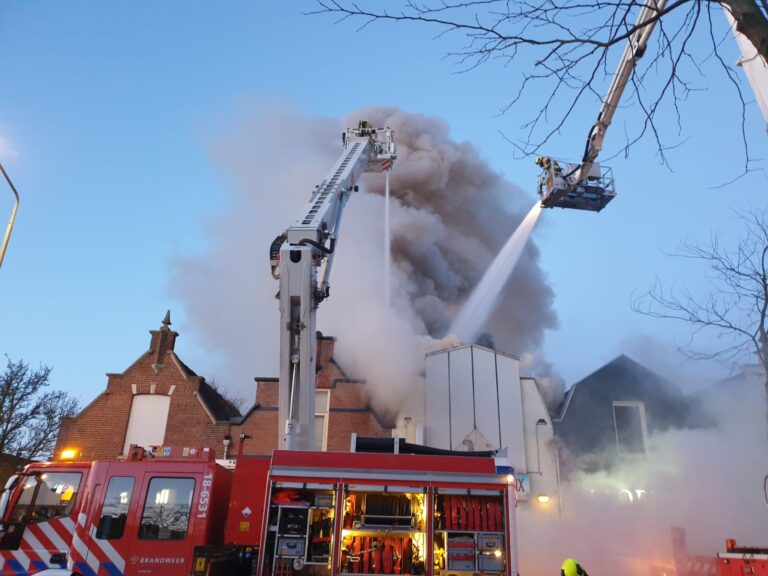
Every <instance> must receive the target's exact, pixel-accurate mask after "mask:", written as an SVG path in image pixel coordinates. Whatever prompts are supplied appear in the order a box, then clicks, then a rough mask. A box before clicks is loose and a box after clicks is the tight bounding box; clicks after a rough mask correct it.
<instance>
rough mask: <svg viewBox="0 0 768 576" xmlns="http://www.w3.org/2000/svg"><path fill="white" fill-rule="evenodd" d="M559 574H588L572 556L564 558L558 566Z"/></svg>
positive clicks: (565, 575) (571, 575)
mask: <svg viewBox="0 0 768 576" xmlns="http://www.w3.org/2000/svg"><path fill="white" fill-rule="evenodd" d="M560 576H588V575H587V572H586V571H585V570H584V568H582V567H581V564H579V563H578V562H576V560H574V559H573V558H566V560H565V562H563V565H562V566H561V567H560Z"/></svg>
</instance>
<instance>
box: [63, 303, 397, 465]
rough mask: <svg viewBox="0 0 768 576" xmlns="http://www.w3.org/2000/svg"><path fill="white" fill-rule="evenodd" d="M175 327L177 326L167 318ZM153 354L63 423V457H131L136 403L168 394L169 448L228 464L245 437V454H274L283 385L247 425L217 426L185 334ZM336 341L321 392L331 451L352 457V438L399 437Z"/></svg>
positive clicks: (261, 394) (264, 393) (327, 350)
mask: <svg viewBox="0 0 768 576" xmlns="http://www.w3.org/2000/svg"><path fill="white" fill-rule="evenodd" d="M166 321H167V322H168V324H170V319H169V318H168V317H166ZM150 334H151V341H150V348H149V350H148V351H147V352H145V353H144V354H143V355H142V356H141V357H139V359H138V360H136V362H134V363H133V364H132V365H131V366H130V367H129V368H128V369H126V370H125V372H123V373H121V374H108V375H107V388H106V390H105V391H104V392H102V393H101V394H100V395H99V396H97V397H96V399H95V400H94V401H93V402H91V403H90V404H89V405H88V406H86V407H85V408H84V409H83V410H82V411H81V412H80V413H79V414H77V415H76V416H74V417H72V418H64V419H63V420H62V423H61V430H60V432H59V436H58V440H57V442H56V453H57V454H60V453H61V451H62V450H63V449H65V448H75V449H77V450H79V451H80V453H81V456H82V457H83V458H84V459H89V460H90V459H104V458H114V457H116V456H117V455H119V454H120V453H122V451H123V443H124V440H125V433H126V430H127V427H128V420H129V416H130V411H131V403H132V401H133V397H134V395H137V394H165V395H169V396H170V398H171V401H170V408H169V413H168V422H167V425H166V431H165V439H164V444H172V445H182V446H202V447H208V448H211V449H213V450H214V451H215V452H216V454H217V456H219V457H221V456H223V450H224V444H223V441H224V438H225V436H230V437H231V439H232V443H231V445H230V448H229V455H230V456H234V455H235V454H237V452H238V450H239V448H240V446H239V444H240V435H241V434H246V435H247V436H248V438H247V439H246V440H245V442H244V444H243V447H242V449H243V453H244V454H270V453H271V452H272V450H274V449H275V448H277V446H278V430H279V428H278V411H277V406H278V388H279V384H278V381H277V379H274V378H265V379H259V381H258V387H257V394H256V405H255V406H254V407H253V408H252V409H251V410H250V411H249V412H248V413H246V414H245V415H244V417H243V418H242V419H241V421H240V422H238V421H232V422H230V421H229V420H227V419H223V420H217V419H216V415H215V414H214V413H213V411H212V410H210V409H206V405H205V402H204V401H203V399H202V398H201V397H200V386H201V385H204V384H202V383H203V381H204V379H203V378H202V377H200V376H197V375H196V374H194V373H193V372H192V371H191V370H190V369H189V368H187V366H186V365H185V364H184V363H183V362H182V361H181V360H180V359H179V357H178V356H176V354H175V352H174V347H175V343H176V338H177V337H178V333H176V332H173V331H171V330H169V329H168V326H167V325H166V326H164V327H163V328H161V329H160V330H152V331H150ZM334 343H335V340H334V339H333V338H326V337H319V338H318V353H317V358H318V369H319V370H318V373H317V387H318V388H319V389H329V390H331V396H330V398H331V400H330V416H329V425H328V443H327V444H328V449H329V450H341V451H347V450H349V443H350V436H351V434H352V432H356V433H357V434H358V435H359V436H379V437H381V436H390V435H391V430H390V428H388V427H387V426H386V425H385V424H384V423H382V422H381V421H379V419H378V418H377V416H376V414H375V413H374V411H373V410H372V409H371V408H370V406H369V402H370V398H369V395H368V394H367V392H366V389H365V383H364V382H362V381H357V380H352V379H350V378H349V377H348V376H347V375H346V374H345V373H344V371H343V370H342V369H341V367H339V366H338V365H337V364H336V362H335V361H334V360H333V347H334Z"/></svg>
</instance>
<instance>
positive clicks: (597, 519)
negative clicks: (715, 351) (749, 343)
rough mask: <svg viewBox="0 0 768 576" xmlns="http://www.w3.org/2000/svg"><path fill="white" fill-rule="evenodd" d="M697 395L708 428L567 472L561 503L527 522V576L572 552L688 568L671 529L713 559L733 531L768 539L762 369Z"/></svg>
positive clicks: (555, 565)
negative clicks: (678, 561)
mask: <svg viewBox="0 0 768 576" xmlns="http://www.w3.org/2000/svg"><path fill="white" fill-rule="evenodd" d="M685 387H686V388H690V386H685ZM690 400H691V401H692V402H695V403H697V404H698V403H701V404H702V405H703V406H705V407H706V409H707V410H708V411H709V416H710V417H711V419H710V426H708V427H706V428H695V429H693V428H681V429H670V430H666V431H663V432H657V433H651V434H650V435H649V438H648V443H647V453H646V454H644V455H642V456H637V457H633V458H626V459H623V460H621V461H619V463H618V464H617V465H615V466H612V467H610V468H606V469H602V470H600V471H597V472H592V473H588V472H584V471H581V472H577V473H575V474H574V475H572V476H571V477H570V479H569V480H566V479H563V483H562V484H561V487H560V496H561V498H560V503H559V505H558V508H559V510H556V509H550V510H548V511H543V513H541V514H534V515H531V516H530V517H527V519H526V521H527V522H528V523H527V524H526V525H525V526H524V527H523V526H521V527H520V528H519V532H518V537H519V539H518V544H519V547H520V551H521V552H520V554H521V565H520V573H521V574H525V575H526V576H548V575H549V576H551V575H552V574H556V573H557V572H558V570H559V564H560V562H562V561H563V559H564V558H568V557H572V558H577V559H578V560H579V561H580V562H581V563H582V564H583V566H584V568H585V569H586V570H587V572H589V574H592V575H605V574H625V575H627V576H648V574H658V575H660V574H670V575H671V574H675V573H677V574H678V575H680V574H681V572H680V571H677V567H676V566H675V558H674V556H675V554H674V550H673V545H672V535H671V531H672V528H673V527H680V528H683V529H684V530H685V533H686V538H687V543H688V550H687V552H688V554H689V556H690V557H703V558H706V559H708V560H709V561H710V563H711V565H712V566H713V565H714V560H715V555H716V553H717V552H723V551H724V545H725V539H726V538H734V539H736V541H737V542H739V543H740V544H741V545H743V546H763V547H764V546H766V534H768V508H767V507H766V502H765V500H764V493H763V481H764V477H765V476H766V474H768V452H766V450H765V439H766V436H767V435H768V428H767V427H766V422H765V403H766V397H765V392H764V390H763V387H762V379H761V376H760V375H749V374H747V375H746V376H744V377H739V378H733V379H731V380H729V381H724V382H721V383H718V384H717V385H714V386H713V385H710V386H709V387H707V388H705V389H704V390H700V391H699V392H698V393H697V394H696V395H695V396H691V397H690ZM652 416H653V414H652V413H649V418H651V417H652ZM588 425H589V423H586V422H585V423H584V426H588ZM596 456H601V455H596ZM602 456H604V455H602ZM547 512H549V513H550V514H549V515H547ZM680 569H681V570H685V569H686V566H685V565H683V566H681V567H680ZM702 573H705V571H703V570H700V571H693V572H691V574H702Z"/></svg>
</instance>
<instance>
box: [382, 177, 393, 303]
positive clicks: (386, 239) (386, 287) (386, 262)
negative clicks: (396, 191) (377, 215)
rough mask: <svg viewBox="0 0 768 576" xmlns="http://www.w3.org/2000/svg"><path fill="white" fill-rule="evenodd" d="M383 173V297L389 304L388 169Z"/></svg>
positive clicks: (390, 250) (390, 288) (390, 264)
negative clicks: (384, 183)
mask: <svg viewBox="0 0 768 576" xmlns="http://www.w3.org/2000/svg"><path fill="white" fill-rule="evenodd" d="M384 175H385V177H386V185H385V192H384V198H385V201H384V274H385V278H384V290H385V291H384V297H385V299H386V302H387V304H390V303H391V300H392V295H391V290H392V287H391V282H392V278H391V276H392V238H391V235H390V232H389V170H387V171H386V172H385V173H384Z"/></svg>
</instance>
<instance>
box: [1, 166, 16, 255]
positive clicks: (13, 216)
mask: <svg viewBox="0 0 768 576" xmlns="http://www.w3.org/2000/svg"><path fill="white" fill-rule="evenodd" d="M0 172H2V173H3V176H4V177H5V181H6V182H8V185H9V186H10V187H11V190H13V195H14V196H16V203H15V204H14V205H13V212H11V220H10V221H9V222H8V228H6V230H5V237H4V238H3V244H2V246H0V266H2V265H3V258H5V250H6V248H8V241H9V240H10V239H11V230H13V222H14V221H15V220H16V211H17V210H18V209H19V193H18V192H17V191H16V187H15V186H14V185H13V182H11V178H10V177H9V176H8V173H7V172H6V171H5V168H3V165H2V163H0Z"/></svg>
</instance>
